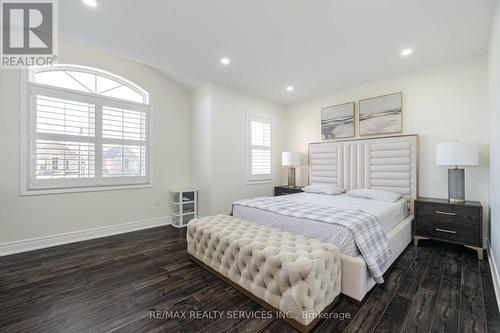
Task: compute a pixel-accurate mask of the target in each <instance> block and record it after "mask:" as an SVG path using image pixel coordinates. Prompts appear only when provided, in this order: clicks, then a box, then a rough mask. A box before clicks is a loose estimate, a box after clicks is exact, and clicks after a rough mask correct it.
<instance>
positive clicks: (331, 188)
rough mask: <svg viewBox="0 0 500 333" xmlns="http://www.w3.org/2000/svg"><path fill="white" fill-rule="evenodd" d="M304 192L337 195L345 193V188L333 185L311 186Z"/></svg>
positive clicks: (304, 189)
mask: <svg viewBox="0 0 500 333" xmlns="http://www.w3.org/2000/svg"><path fill="white" fill-rule="evenodd" d="M302 191H304V192H308V193H317V194H327V195H337V194H340V193H344V192H345V191H344V189H343V188H340V187H338V186H337V185H331V184H315V185H309V186H306V187H304V188H303V189H302Z"/></svg>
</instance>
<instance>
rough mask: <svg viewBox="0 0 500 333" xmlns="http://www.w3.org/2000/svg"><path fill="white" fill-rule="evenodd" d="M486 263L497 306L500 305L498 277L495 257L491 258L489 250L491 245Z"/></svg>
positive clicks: (499, 280) (491, 252) (491, 254)
mask: <svg viewBox="0 0 500 333" xmlns="http://www.w3.org/2000/svg"><path fill="white" fill-rule="evenodd" d="M488 262H489V264H490V270H491V278H492V279H493V288H494V289H495V296H496V298H497V304H499V305H500V275H499V272H498V267H497V264H496V261H495V257H494V256H493V251H492V250H491V245H490V246H489V247H488Z"/></svg>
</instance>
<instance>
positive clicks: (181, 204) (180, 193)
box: [170, 189, 198, 228]
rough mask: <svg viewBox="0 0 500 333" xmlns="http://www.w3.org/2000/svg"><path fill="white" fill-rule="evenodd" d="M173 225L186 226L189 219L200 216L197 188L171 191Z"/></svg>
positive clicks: (177, 226)
mask: <svg viewBox="0 0 500 333" xmlns="http://www.w3.org/2000/svg"><path fill="white" fill-rule="evenodd" d="M170 208H171V212H172V225H173V226H174V227H176V228H182V227H185V226H186V225H187V224H188V222H189V221H191V220H192V219H194V218H196V217H198V192H197V191H196V190H195V189H181V190H172V191H170Z"/></svg>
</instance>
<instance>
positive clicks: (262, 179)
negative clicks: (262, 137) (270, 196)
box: [246, 112, 275, 185]
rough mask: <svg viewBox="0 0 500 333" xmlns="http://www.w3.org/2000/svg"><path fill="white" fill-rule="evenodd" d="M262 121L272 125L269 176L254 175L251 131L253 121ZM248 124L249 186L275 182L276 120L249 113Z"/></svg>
mask: <svg viewBox="0 0 500 333" xmlns="http://www.w3.org/2000/svg"><path fill="white" fill-rule="evenodd" d="M252 119H255V120H259V119H260V120H262V121H265V122H269V123H270V124H271V147H270V152H271V173H270V174H269V175H259V176H254V175H252V165H251V163H252V137H251V135H252V130H251V121H252ZM246 121H247V124H246V156H247V160H246V164H247V166H246V168H247V170H246V174H247V185H255V184H266V183H273V182H274V146H275V144H274V119H273V117H271V116H268V115H262V114H256V113H250V112H247V119H246Z"/></svg>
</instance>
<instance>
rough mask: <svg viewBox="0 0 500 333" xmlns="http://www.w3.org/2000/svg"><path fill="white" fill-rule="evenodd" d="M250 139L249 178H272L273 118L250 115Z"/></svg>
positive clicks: (252, 179) (253, 180)
mask: <svg viewBox="0 0 500 333" xmlns="http://www.w3.org/2000/svg"><path fill="white" fill-rule="evenodd" d="M248 141H249V144H248V180H249V181H250V182H258V181H270V180H272V178H273V172H272V171H273V170H272V167H273V163H272V157H273V156H272V155H273V154H272V119H271V118H267V117H262V116H255V115H249V116H248Z"/></svg>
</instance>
